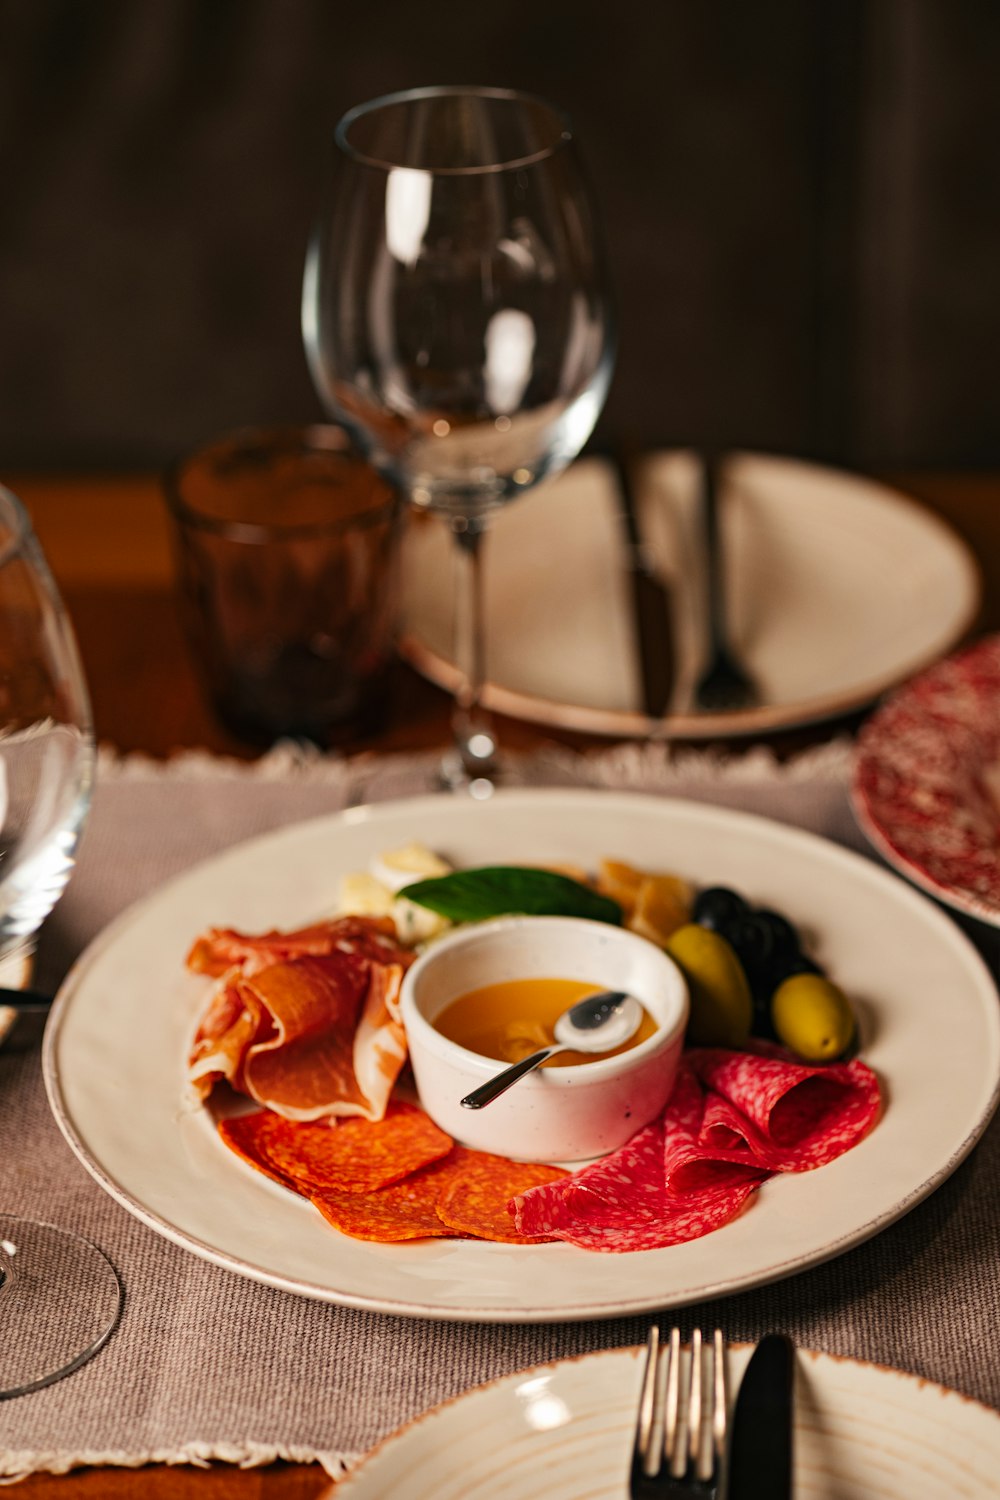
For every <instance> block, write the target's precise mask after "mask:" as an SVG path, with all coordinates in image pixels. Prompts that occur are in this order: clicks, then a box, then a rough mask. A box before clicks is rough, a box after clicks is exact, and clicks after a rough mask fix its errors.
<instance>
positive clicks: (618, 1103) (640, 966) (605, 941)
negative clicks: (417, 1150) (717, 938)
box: [402, 917, 688, 1162]
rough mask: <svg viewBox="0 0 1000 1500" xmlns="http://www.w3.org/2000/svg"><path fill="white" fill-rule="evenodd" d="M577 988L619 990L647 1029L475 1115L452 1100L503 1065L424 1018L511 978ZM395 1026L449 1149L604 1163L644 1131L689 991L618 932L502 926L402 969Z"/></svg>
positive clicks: (580, 926) (525, 1083)
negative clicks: (576, 983)
mask: <svg viewBox="0 0 1000 1500" xmlns="http://www.w3.org/2000/svg"><path fill="white" fill-rule="evenodd" d="M532 978H549V979H579V980H584V981H586V982H587V983H590V984H594V985H598V986H600V987H601V988H604V989H620V990H626V991H628V993H629V994H631V995H634V996H635V997H636V999H637V1000H640V1001H641V1002H642V1004H643V1005H644V1006H645V1008H646V1010H647V1011H648V1012H649V1014H650V1015H651V1016H652V1017H653V1019H654V1020H655V1021H656V1023H657V1029H656V1032H655V1033H654V1034H653V1036H651V1037H649V1038H647V1040H646V1041H644V1042H641V1043H640V1044H639V1046H637V1047H633V1048H631V1049H630V1050H629V1051H628V1052H623V1053H621V1054H620V1055H619V1056H617V1057H607V1058H605V1057H595V1058H594V1059H593V1060H592V1061H591V1062H587V1063H580V1064H576V1065H573V1066H570V1067H561V1068H542V1069H537V1070H536V1071H535V1072H534V1073H530V1074H528V1075H527V1076H526V1077H525V1078H522V1079H520V1080H519V1082H517V1083H516V1084H514V1086H513V1087H512V1088H510V1089H508V1091H507V1092H506V1093H505V1094H501V1095H500V1097H499V1098H498V1099H495V1100H494V1101H493V1103H492V1104H488V1105H486V1106H485V1108H483V1109H478V1110H472V1109H463V1107H462V1105H461V1103H460V1101H461V1099H462V1098H463V1097H464V1096H465V1095H466V1094H468V1093H470V1092H471V1090H472V1089H474V1088H476V1086H477V1085H478V1084H481V1083H485V1082H486V1080H487V1079H488V1078H492V1077H493V1075H494V1074H495V1073H498V1072H499V1071H500V1069H501V1068H502V1067H503V1063H502V1062H498V1061H496V1059H494V1058H489V1057H482V1056H480V1055H479V1054H478V1053H476V1052H470V1051H469V1050H468V1049H467V1048H465V1047H460V1046H459V1045H458V1044H457V1043H456V1042H452V1041H449V1040H448V1039H447V1038H446V1037H444V1036H442V1035H441V1033H440V1032H439V1031H436V1030H435V1028H434V1025H433V1022H434V1020H435V1017H436V1016H438V1015H439V1014H440V1012H441V1011H442V1010H443V1009H444V1007H445V1006H446V1005H447V1004H448V1003H449V1002H450V1001H452V1000H456V999H457V998H458V997H459V996H460V995H464V994H466V993H467V992H468V991H469V990H475V989H479V988H480V987H481V986H482V985H486V984H496V983H502V982H503V981H505V980H513V979H532ZM402 1011H403V1024H404V1025H405V1027H406V1034H407V1040H408V1043H409V1049H410V1060H411V1062H412V1064H413V1073H414V1077H415V1079H416V1084H417V1090H418V1092H419V1095H420V1102H421V1103H422V1105H423V1107H424V1109H426V1111H427V1113H428V1114H429V1115H430V1117H431V1119H432V1120H434V1121H435V1123H436V1124H438V1125H440V1127H441V1129H442V1130H446V1131H447V1132H448V1134H449V1135H451V1136H453V1137H454V1138H455V1140H457V1141H461V1142H462V1143H463V1144H464V1145H466V1146H474V1147H476V1148H477V1149H478V1150H480V1151H494V1152H496V1153H498V1154H499V1155H501V1156H508V1157H513V1158H515V1159H516V1160H520V1161H551V1162H571V1161H584V1160H587V1159H589V1158H591V1157H595V1156H603V1155H606V1154H607V1152H609V1151H613V1150H615V1148H616V1147H618V1146H621V1145H624V1143H625V1142H626V1141H627V1140H628V1139H629V1138H630V1137H631V1136H633V1135H634V1134H635V1132H636V1131H637V1130H639V1129H641V1127H642V1126H643V1125H647V1124H648V1123H649V1121H650V1120H652V1119H653V1118H654V1117H655V1116H656V1115H657V1114H658V1113H659V1112H660V1110H661V1109H662V1108H663V1106H664V1104H665V1103H666V1102H667V1099H668V1098H669V1095H670V1090H671V1088H672V1087H673V1081H674V1076H675V1074H676V1072H677V1063H678V1059H679V1057H680V1051H681V1047H682V1045H683V1041H684V1027H685V1025H686V1023H687V1016H688V994H687V987H686V985H685V983H684V979H683V976H682V975H681V972H680V970H679V969H678V967H677V965H676V964H675V963H674V962H673V960H672V959H670V958H668V957H667V955H666V954H665V953H663V952H662V951H661V950H660V949H659V948H657V947H655V946H654V945H653V944H652V943H650V942H647V941H646V939H645V938H641V937H637V936H636V935H635V934H634V933H631V932H627V931H626V930H625V929H624V928H621V927H613V926H611V925H609V924H608V923H605V922H592V921H585V920H582V919H580V918H576V917H501V918H498V919H495V920H493V921H490V922H483V923H481V924H479V925H477V926H474V927H467V928H463V929H461V930H460V931H458V932H456V933H454V934H452V935H451V936H450V937H446V938H442V939H441V940H440V941H439V942H437V943H435V944H434V946H433V947H432V948H430V949H428V951H427V952H426V953H424V954H423V955H422V957H420V958H418V959H417V961H416V963H415V964H413V965H412V966H411V967H410V969H409V970H408V971H407V974H406V977H405V979H404V981H403V992H402Z"/></svg>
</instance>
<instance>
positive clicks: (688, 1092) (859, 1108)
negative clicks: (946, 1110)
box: [511, 1045, 880, 1251]
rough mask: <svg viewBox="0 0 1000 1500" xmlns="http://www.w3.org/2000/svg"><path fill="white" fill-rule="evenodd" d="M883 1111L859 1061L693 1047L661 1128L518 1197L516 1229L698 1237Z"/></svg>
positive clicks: (873, 1081)
mask: <svg viewBox="0 0 1000 1500" xmlns="http://www.w3.org/2000/svg"><path fill="white" fill-rule="evenodd" d="M879 1109H880V1094H879V1086H878V1080H877V1078H876V1077H875V1075H874V1073H873V1072H872V1071H871V1069H870V1068H868V1067H866V1066H865V1064H864V1063H861V1062H859V1061H857V1060H855V1061H853V1062H850V1063H843V1064H833V1065H827V1066H825V1067H808V1066H806V1065H804V1064H801V1063H797V1062H794V1061H792V1060H791V1059H789V1057H788V1056H787V1054H785V1053H784V1052H782V1050H781V1049H779V1048H773V1047H768V1046H766V1045H765V1046H762V1047H760V1048H759V1049H758V1050H756V1051H755V1052H754V1053H746V1052H728V1051H724V1050H722V1049H694V1050H692V1051H690V1052H687V1053H685V1056H684V1060H683V1062H682V1064H681V1067H680V1069H679V1070H678V1075H677V1081H676V1083H675V1085H674V1090H673V1093H672V1094H671V1097H670V1100H669V1101H668V1104H667V1107H666V1109H665V1110H664V1113H663V1115H662V1116H661V1118H660V1119H659V1120H657V1121H654V1122H653V1123H652V1124H651V1125H648V1126H647V1127H646V1128H645V1130H642V1131H640V1132H639V1134H638V1135H636V1136H634V1137H633V1139H632V1140H631V1141H629V1142H628V1144H627V1145H626V1146H624V1147H622V1148H621V1150H619V1151H616V1152H613V1153H612V1155H611V1156H608V1157H605V1158H604V1160H603V1161H600V1162H596V1163H593V1164H592V1165H591V1166H588V1167H584V1168H583V1169H582V1171H580V1172H577V1173H575V1174H574V1175H573V1176H572V1177H570V1178H567V1179H565V1180H563V1181H560V1182H558V1183H554V1184H550V1185H547V1186H543V1187H539V1188H531V1189H529V1190H528V1191H527V1192H525V1193H523V1194H519V1195H516V1196H515V1198H514V1199H513V1201H512V1203H511V1212H512V1214H513V1216H514V1222H515V1226H516V1228H517V1229H518V1230H519V1231H520V1232H521V1233H527V1234H539V1235H542V1234H551V1235H553V1236H555V1237H557V1238H558V1239H562V1240H566V1241H568V1242H569V1243H571V1244H574V1245H579V1246H581V1247H583V1248H585V1249H589V1250H610V1251H627V1250H646V1249H652V1248H658V1247H661V1246H665V1245H673V1244H678V1243H680V1242H681V1241H683V1240H690V1239H696V1238H698V1237H700V1236H701V1235H703V1234H707V1233H709V1232H710V1231H711V1230H714V1229H718V1228H719V1227H720V1226H721V1225H723V1224H725V1223H727V1222H728V1221H729V1220H730V1219H732V1218H733V1217H735V1215H736V1214H738V1213H739V1212H740V1211H741V1209H742V1208H743V1206H744V1205H745V1203H746V1201H747V1199H748V1198H749V1197H750V1195H751V1194H752V1193H753V1192H754V1191H755V1190H756V1189H757V1187H759V1185H760V1184H761V1183H762V1182H763V1181H764V1180H765V1179H766V1178H767V1177H768V1176H770V1175H771V1174H772V1173H774V1172H779V1171H784V1172H800V1171H806V1170H809V1169H811V1168H814V1167H818V1166H822V1165H824V1164H825V1163H826V1162H829V1161H832V1160H833V1159H834V1158H835V1157H837V1156H840V1155H841V1154H842V1153H843V1152H844V1151H847V1150H848V1149H849V1148H850V1147H851V1146H853V1145H855V1144H856V1143H857V1142H858V1141H859V1140H861V1139H862V1137H863V1136H864V1135H866V1134H867V1132H868V1131H869V1130H870V1129H871V1128H872V1126H873V1125H874V1123H875V1121H876V1120H877V1118H878V1114H879Z"/></svg>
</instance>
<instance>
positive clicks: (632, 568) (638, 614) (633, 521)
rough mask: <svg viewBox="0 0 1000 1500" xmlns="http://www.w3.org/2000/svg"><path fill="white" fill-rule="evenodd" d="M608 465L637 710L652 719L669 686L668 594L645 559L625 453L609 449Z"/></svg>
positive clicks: (659, 715) (664, 703)
mask: <svg viewBox="0 0 1000 1500" xmlns="http://www.w3.org/2000/svg"><path fill="white" fill-rule="evenodd" d="M610 459H611V465H612V468H613V469H614V472H615V478H616V480H617V482H618V492H619V495H620V497H621V513H622V522H623V525H624V529H625V544H626V559H627V565H628V570H629V578H630V580H631V585H632V609H633V616H634V620H635V634H636V642H637V644H638V647H639V678H640V684H641V689H642V708H643V712H644V713H646V714H648V715H649V717H650V718H651V719H662V718H663V716H664V714H665V713H666V711H667V706H668V704H669V702H670V696H671V693H672V692H673V687H674V642H673V627H672V621H671V615H670V595H669V592H668V590H667V587H666V585H665V584H664V582H663V580H662V579H661V578H660V577H659V576H658V574H657V572H656V569H655V568H654V567H653V564H652V562H651V559H650V555H649V550H648V548H647V547H646V545H645V543H644V542H643V540H642V533H641V532H640V530H639V512H638V507H637V505H636V498H635V491H634V489H633V487H632V476H631V472H630V465H629V463H628V460H627V458H626V456H625V453H624V452H623V451H622V450H621V449H619V448H615V449H612V452H611V455H610Z"/></svg>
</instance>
